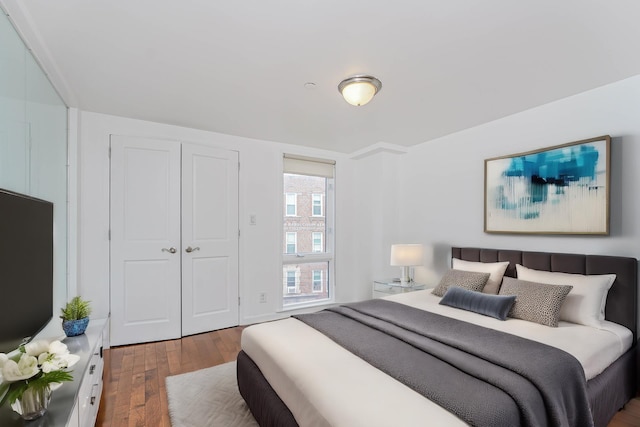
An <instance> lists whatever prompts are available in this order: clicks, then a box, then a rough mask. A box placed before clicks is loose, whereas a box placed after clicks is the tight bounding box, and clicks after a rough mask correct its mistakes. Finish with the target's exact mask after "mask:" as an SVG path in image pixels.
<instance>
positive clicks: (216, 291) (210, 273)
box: [191, 256, 229, 317]
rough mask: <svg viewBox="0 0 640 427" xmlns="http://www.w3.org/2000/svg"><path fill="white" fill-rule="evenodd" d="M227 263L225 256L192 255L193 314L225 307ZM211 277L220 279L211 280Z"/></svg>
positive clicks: (219, 309) (221, 310)
mask: <svg viewBox="0 0 640 427" xmlns="http://www.w3.org/2000/svg"><path fill="white" fill-rule="evenodd" d="M228 264H229V263H228V258H226V257H220V258H196V257H195V256H194V257H193V260H192V263H191V268H192V271H193V299H192V301H193V316H195V317H201V316H207V315H211V314H216V313H219V312H223V311H225V310H226V309H227V301H228V290H227V286H226V284H227V282H228V280H229V279H228V278H229V273H228ZM212 277H216V278H220V280H215V281H212V280H211V278H212Z"/></svg>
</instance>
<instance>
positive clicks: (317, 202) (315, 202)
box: [311, 194, 322, 216]
mask: <svg viewBox="0 0 640 427" xmlns="http://www.w3.org/2000/svg"><path fill="white" fill-rule="evenodd" d="M311 216H322V194H312V195H311Z"/></svg>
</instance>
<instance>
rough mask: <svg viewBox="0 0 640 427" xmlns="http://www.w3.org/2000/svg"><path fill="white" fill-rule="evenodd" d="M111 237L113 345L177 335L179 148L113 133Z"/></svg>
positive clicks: (178, 331)
mask: <svg viewBox="0 0 640 427" xmlns="http://www.w3.org/2000/svg"><path fill="white" fill-rule="evenodd" d="M110 233H111V301H110V303H111V344H112V345H123V344H131V343H139V342H147V341H158V340H166V339H174V338H179V337H180V324H181V320H180V315H181V313H180V145H179V144H178V143H175V142H169V141H163V140H154V139H147V138H135V137H123V136H115V135H112V136H111V230H110ZM171 248H174V250H175V251H174V252H173V253H172V251H171Z"/></svg>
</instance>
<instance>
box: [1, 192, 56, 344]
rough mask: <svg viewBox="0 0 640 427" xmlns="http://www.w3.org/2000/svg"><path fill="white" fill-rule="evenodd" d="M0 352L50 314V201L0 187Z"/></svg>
mask: <svg viewBox="0 0 640 427" xmlns="http://www.w3.org/2000/svg"><path fill="white" fill-rule="evenodd" d="M0 301H2V303H1V304H0V352H2V353H8V352H9V351H11V350H14V349H16V348H17V347H18V346H19V345H20V344H21V343H22V342H23V341H25V339H26V340H28V339H30V338H31V337H33V336H35V335H36V334H37V333H38V331H40V329H42V328H43V327H44V326H46V325H47V323H49V321H50V320H51V318H52V317H53V203H51V202H47V201H45V200H40V199H36V198H33V197H30V196H26V195H23V194H18V193H14V192H11V191H7V190H3V189H0Z"/></svg>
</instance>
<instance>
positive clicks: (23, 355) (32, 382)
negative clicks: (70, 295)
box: [0, 340, 80, 413]
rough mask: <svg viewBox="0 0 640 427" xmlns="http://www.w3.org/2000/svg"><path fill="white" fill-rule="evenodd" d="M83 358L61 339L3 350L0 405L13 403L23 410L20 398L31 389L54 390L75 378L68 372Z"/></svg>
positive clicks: (18, 410)
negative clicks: (5, 351)
mask: <svg viewBox="0 0 640 427" xmlns="http://www.w3.org/2000/svg"><path fill="white" fill-rule="evenodd" d="M78 360H80V357H79V356H77V355H75V354H71V353H70V352H69V349H68V348H67V346H66V345H65V344H64V343H62V342H60V341H51V342H49V341H46V340H39V341H33V342H31V343H29V344H25V345H22V346H20V348H18V349H17V350H16V351H14V352H11V353H9V355H6V354H4V353H0V406H1V405H3V404H4V403H5V402H9V404H10V405H11V407H12V408H13V410H15V411H16V412H18V413H22V412H21V410H20V404H19V401H20V400H21V399H22V397H23V395H24V393H25V392H26V391H27V390H31V391H36V392H38V391H40V392H42V391H45V390H46V391H53V390H55V389H56V388H58V387H60V386H61V385H62V382H63V381H71V380H73V376H72V375H71V373H70V372H69V371H68V369H69V368H71V367H72V366H73V365H75V364H76V363H77V362H78Z"/></svg>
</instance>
